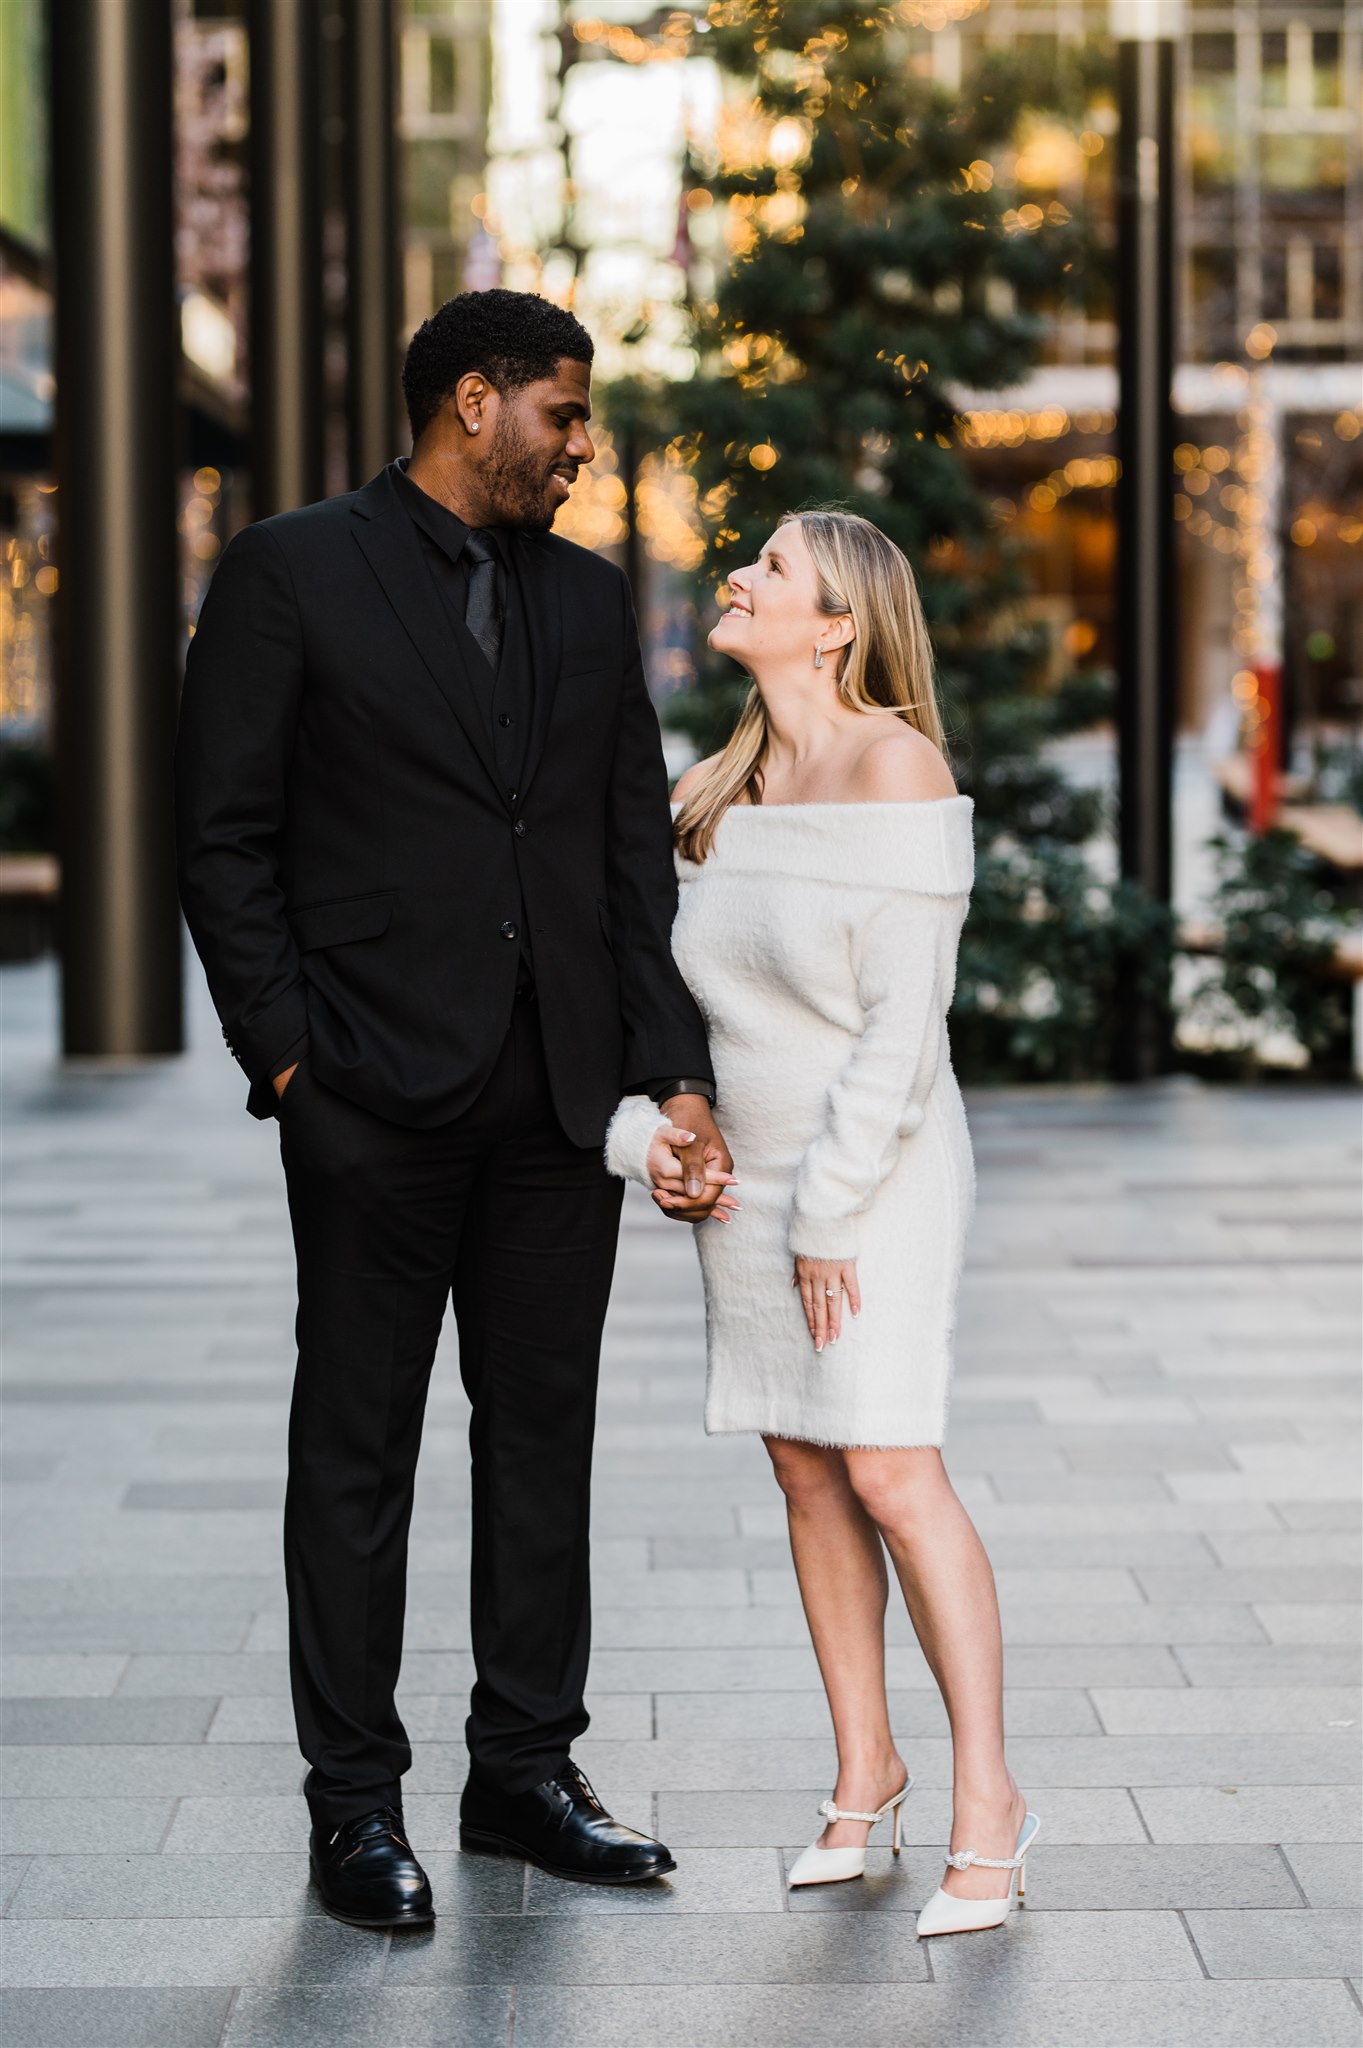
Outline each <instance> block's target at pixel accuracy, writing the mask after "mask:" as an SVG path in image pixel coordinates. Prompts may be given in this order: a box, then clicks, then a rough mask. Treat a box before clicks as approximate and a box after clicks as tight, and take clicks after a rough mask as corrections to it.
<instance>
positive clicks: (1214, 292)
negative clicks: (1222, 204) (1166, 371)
mask: <svg viewBox="0 0 1363 2048" xmlns="http://www.w3.org/2000/svg"><path fill="white" fill-rule="evenodd" d="M1189 284H1190V297H1191V313H1192V330H1193V337H1194V354H1195V355H1216V354H1219V353H1220V351H1221V349H1222V348H1223V347H1224V346H1225V345H1226V340H1227V337H1228V336H1229V335H1231V334H1233V333H1234V331H1235V324H1236V321H1235V316H1236V295H1235V286H1236V256H1235V250H1234V249H1233V248H1228V247H1227V246H1226V245H1225V244H1224V243H1220V242H1217V243H1210V244H1207V245H1206V246H1204V247H1202V248H1196V249H1194V250H1193V252H1192V261H1191V265H1190V275H1189Z"/></svg>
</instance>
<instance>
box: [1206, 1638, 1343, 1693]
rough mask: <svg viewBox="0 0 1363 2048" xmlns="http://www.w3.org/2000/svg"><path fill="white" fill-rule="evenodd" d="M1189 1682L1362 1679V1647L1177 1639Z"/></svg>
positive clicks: (1336, 1682)
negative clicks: (1227, 1643)
mask: <svg viewBox="0 0 1363 2048" xmlns="http://www.w3.org/2000/svg"><path fill="white" fill-rule="evenodd" d="M1178 1661H1179V1664H1180V1665H1181V1666H1182V1668H1183V1670H1184V1672H1185V1673H1186V1674H1187V1677H1188V1681H1189V1683H1190V1684H1191V1685H1249V1686H1266V1685H1286V1686H1296V1685H1307V1686H1311V1685H1353V1686H1356V1685H1358V1684H1360V1683H1363V1651H1360V1650H1356V1649H1347V1648H1345V1649H1340V1648H1338V1647H1336V1646H1335V1645H1333V1644H1328V1643H1323V1644H1322V1643H1301V1644H1281V1645H1280V1644H1276V1643H1273V1644H1268V1643H1266V1644H1263V1645H1262V1646H1257V1647H1256V1646H1251V1645H1246V1646H1244V1647H1243V1648H1242V1647H1239V1646H1233V1647H1226V1648H1221V1647H1219V1646H1205V1647H1204V1646H1203V1645H1201V1644H1194V1645H1190V1646H1188V1645H1184V1644H1180V1645H1179V1650H1178Z"/></svg>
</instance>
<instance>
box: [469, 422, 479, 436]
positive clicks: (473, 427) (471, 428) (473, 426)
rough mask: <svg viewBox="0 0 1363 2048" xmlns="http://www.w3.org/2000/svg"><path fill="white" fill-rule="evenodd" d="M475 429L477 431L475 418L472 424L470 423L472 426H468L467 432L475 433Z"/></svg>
mask: <svg viewBox="0 0 1363 2048" xmlns="http://www.w3.org/2000/svg"><path fill="white" fill-rule="evenodd" d="M477 431H478V422H477V420H475V421H474V422H473V425H472V426H471V427H470V428H469V432H470V433H471V434H476V433H477Z"/></svg>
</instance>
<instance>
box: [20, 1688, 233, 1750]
mask: <svg viewBox="0 0 1363 2048" xmlns="http://www.w3.org/2000/svg"><path fill="white" fill-rule="evenodd" d="M216 1705H217V1702H216V1700H206V1699H205V1700H195V1699H162V1700H157V1699H9V1700H6V1701H5V1703H4V1707H3V1709H2V1710H0V1740H3V1741H4V1742H5V1743H7V1744H12V1745H18V1746H21V1747H30V1746H32V1745H34V1744H38V1743H44V1744H50V1743H86V1742H100V1743H105V1742H116V1743H138V1744H151V1743H161V1742H202V1741H203V1739H204V1737H205V1735H207V1733H208V1724H209V1722H210V1721H211V1720H212V1718H213V1711H214V1708H215V1707H216Z"/></svg>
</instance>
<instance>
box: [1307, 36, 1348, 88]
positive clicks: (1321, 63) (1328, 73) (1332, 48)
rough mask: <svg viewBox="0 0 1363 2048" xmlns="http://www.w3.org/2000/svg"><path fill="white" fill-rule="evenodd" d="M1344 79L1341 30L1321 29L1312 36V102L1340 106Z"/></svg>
mask: <svg viewBox="0 0 1363 2048" xmlns="http://www.w3.org/2000/svg"><path fill="white" fill-rule="evenodd" d="M1342 94H1343V81H1342V79H1341V76H1340V68H1339V31H1338V29H1332V28H1331V29H1321V30H1318V31H1317V33H1316V34H1315V35H1314V36H1312V38H1311V104H1312V106H1313V107H1338V106H1340V105H1342V104H1343V99H1342Z"/></svg>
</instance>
